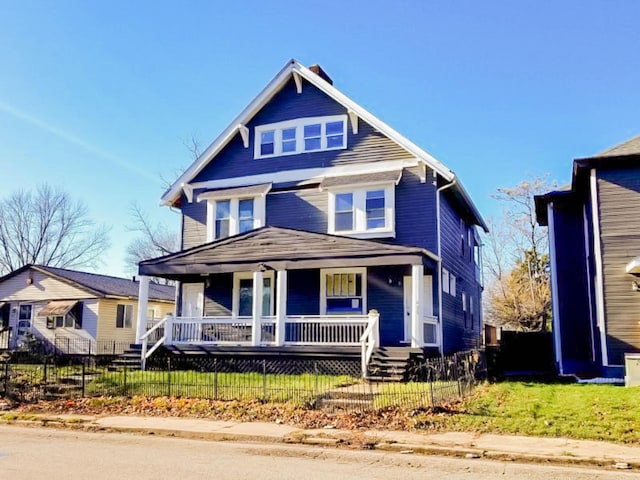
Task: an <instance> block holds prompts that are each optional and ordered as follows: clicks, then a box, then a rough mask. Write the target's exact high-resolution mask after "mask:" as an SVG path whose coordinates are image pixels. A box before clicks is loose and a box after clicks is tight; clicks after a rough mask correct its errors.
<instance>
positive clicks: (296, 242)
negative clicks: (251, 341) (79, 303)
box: [139, 227, 438, 278]
mask: <svg viewBox="0 0 640 480" xmlns="http://www.w3.org/2000/svg"><path fill="white" fill-rule="evenodd" d="M427 259H432V260H437V259H438V257H437V256H436V255H434V254H433V253H431V252H429V251H427V250H425V249H422V248H418V247H406V246H402V245H389V244H385V243H380V242H376V241H372V240H360V239H354V238H347V237H340V236H336V235H328V234H322V233H312V232H306V231H302V230H292V229H288V228H280V227H263V228H259V229H257V230H252V231H251V232H247V233H245V234H242V235H236V236H234V237H229V238H225V239H222V240H217V241H215V242H211V243H207V244H205V245H200V246H198V247H194V248H191V249H188V250H184V251H181V252H177V253H174V254H172V255H167V256H165V257H160V258H155V259H151V260H146V261H144V262H141V263H140V265H139V273H140V275H149V276H158V277H166V278H173V277H179V276H182V275H188V274H208V273H227V272H240V271H254V270H257V269H273V270H297V269H304V268H328V267H351V266H373V265H422V264H423V263H424V261H425V260H427Z"/></svg>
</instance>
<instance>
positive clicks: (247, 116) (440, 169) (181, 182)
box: [161, 59, 487, 230]
mask: <svg viewBox="0 0 640 480" xmlns="http://www.w3.org/2000/svg"><path fill="white" fill-rule="evenodd" d="M292 76H293V77H294V78H295V79H296V81H300V82H301V79H304V80H306V81H307V82H309V83H310V84H312V85H313V86H314V87H316V88H318V89H319V90H320V91H322V92H324V93H325V94H326V95H327V96H329V97H330V98H332V99H333V100H335V101H336V102H338V103H339V104H341V105H342V106H344V107H345V109H346V110H347V112H349V113H350V114H354V115H356V116H357V117H358V118H360V119H362V120H363V121H364V122H366V123H368V124H369V125H371V126H372V127H373V128H375V129H376V130H378V131H380V132H381V133H383V134H384V135H385V136H386V137H387V138H389V139H390V140H392V141H393V142H395V143H396V144H397V145H399V146H400V147H402V148H404V149H405V150H406V151H407V152H409V153H410V154H412V155H414V156H415V157H416V158H417V159H418V160H419V161H422V162H423V163H424V164H425V165H427V166H428V167H430V168H431V169H433V170H434V171H436V172H437V173H438V174H439V175H440V176H442V177H443V178H444V179H445V180H446V181H448V182H451V181H453V180H454V179H456V175H455V174H454V172H453V171H451V170H450V169H449V168H447V167H446V166H445V165H444V164H442V163H441V162H440V161H438V160H437V159H436V158H434V157H433V156H432V155H431V154H429V153H428V152H427V151H425V150H424V149H422V148H420V147H419V146H417V145H416V144H415V143H413V142H412V141H410V140H409V139H408V138H406V137H405V136H403V135H401V134H400V133H399V132H397V131H396V130H394V129H393V128H391V127H390V126H389V125H387V124H386V123H384V122H383V121H382V120H380V119H379V118H377V117H376V116H374V115H373V114H371V113H370V112H368V111H367V110H365V109H364V108H362V107H361V106H360V105H358V104H357V103H356V102H354V101H353V100H351V99H350V98H349V97H347V96H346V95H344V94H343V93H342V92H340V91H339V90H338V89H337V88H335V87H334V86H333V85H332V84H331V83H330V82H328V81H327V80H325V78H323V76H321V75H319V74H317V73H314V72H313V71H311V70H310V69H308V68H307V67H305V66H303V65H302V64H300V63H299V62H298V61H296V60H295V59H292V60H290V61H289V62H287V64H286V65H285V66H284V67H283V68H282V70H280V72H278V74H277V75H276V76H275V77H274V78H273V80H271V82H269V84H268V85H267V86H266V87H265V88H264V89H263V90H262V91H261V92H260V93H259V94H258V95H257V96H256V97H255V98H254V99H253V100H252V101H251V103H249V105H248V106H247V107H246V108H245V109H244V110H243V111H242V112H241V113H240V114H239V115H238V116H237V117H236V118H234V119H233V121H232V122H231V124H230V125H229V126H228V127H227V128H226V129H225V130H224V131H223V132H222V133H221V134H220V135H219V136H218V138H216V139H215V140H214V141H213V143H211V145H209V146H208V147H207V149H206V150H205V151H204V152H203V153H202V155H200V157H198V159H196V161H195V162H194V163H193V164H192V165H191V166H190V167H189V168H187V170H185V172H184V173H183V174H182V175H181V176H180V177H179V178H178V179H177V180H176V181H175V182H174V183H173V184H172V185H171V186H170V187H169V188H168V189H167V191H166V192H165V193H164V194H163V195H162V198H161V203H162V204H163V205H173V204H174V202H175V201H176V200H177V199H178V198H179V196H180V194H181V192H182V190H183V189H185V188H186V189H188V188H189V187H188V184H189V182H191V181H192V180H193V179H194V178H195V177H196V176H197V175H198V173H200V172H201V171H202V169H204V167H205V166H206V165H207V164H208V163H209V162H210V161H211V160H213V158H214V157H215V156H216V155H217V154H218V153H219V152H220V151H221V150H222V149H223V148H224V147H225V146H226V145H227V144H228V143H229V142H230V141H231V140H232V139H233V138H234V137H235V136H236V135H238V134H242V135H245V136H246V135H248V133H247V131H246V126H245V125H246V124H247V123H248V122H249V121H250V120H251V119H252V118H253V117H254V116H255V115H256V114H257V113H258V112H259V111H260V110H261V109H262V108H263V107H264V106H265V105H266V104H267V103H268V102H269V101H270V100H271V99H272V98H273V97H274V95H275V94H276V93H278V92H279V91H280V90H281V89H282V88H283V87H284V86H285V85H286V83H287V82H288V81H289V80H290V79H291V77H292ZM454 188H456V189H457V190H458V191H459V194H460V195H461V196H462V198H463V199H464V201H465V202H466V203H467V204H468V207H469V209H470V211H471V212H472V214H473V216H474V217H476V221H477V224H478V225H480V226H481V227H483V228H484V229H485V230H487V226H486V223H485V222H484V220H483V219H482V216H481V215H480V213H479V212H478V210H477V209H476V207H475V205H474V204H473V202H472V201H471V199H470V198H469V196H468V194H467V192H466V191H465V190H464V188H463V187H462V185H461V184H460V182H459V181H457V182H456V185H455V187H454Z"/></svg>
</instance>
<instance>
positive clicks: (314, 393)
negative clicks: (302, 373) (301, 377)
mask: <svg viewBox="0 0 640 480" xmlns="http://www.w3.org/2000/svg"><path fill="white" fill-rule="evenodd" d="M313 371H314V374H315V377H314V382H313V383H314V385H313V389H314V392H313V396H314V397H317V396H318V362H317V360H316V361H314V362H313Z"/></svg>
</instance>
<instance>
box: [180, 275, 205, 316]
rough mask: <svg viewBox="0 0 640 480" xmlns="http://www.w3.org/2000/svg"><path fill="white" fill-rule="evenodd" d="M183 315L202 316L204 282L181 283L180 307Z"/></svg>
mask: <svg viewBox="0 0 640 480" xmlns="http://www.w3.org/2000/svg"><path fill="white" fill-rule="evenodd" d="M180 311H181V314H182V316H183V317H202V314H203V311H204V284H202V283H183V284H182V309H181V310H180Z"/></svg>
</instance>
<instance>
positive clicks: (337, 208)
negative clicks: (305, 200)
mask: <svg viewBox="0 0 640 480" xmlns="http://www.w3.org/2000/svg"><path fill="white" fill-rule="evenodd" d="M394 210H395V191H394V186H393V185H390V186H389V185H377V186H371V187H369V188H362V189H352V190H351V189H350V190H340V191H329V218H328V220H329V222H328V226H329V229H328V230H329V233H332V234H335V235H349V236H355V237H369V238H371V237H392V236H394V235H395V221H394V216H395V212H394Z"/></svg>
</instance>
